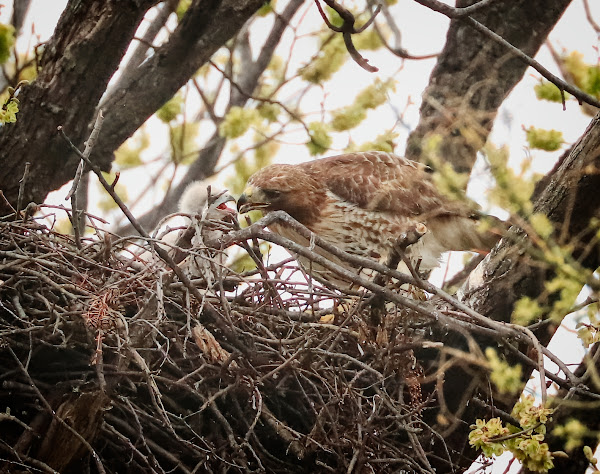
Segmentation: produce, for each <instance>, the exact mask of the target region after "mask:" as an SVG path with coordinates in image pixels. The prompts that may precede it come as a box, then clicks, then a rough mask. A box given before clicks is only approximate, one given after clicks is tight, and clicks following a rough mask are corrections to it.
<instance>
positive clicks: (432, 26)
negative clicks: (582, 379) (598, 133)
mask: <svg viewBox="0 0 600 474" xmlns="http://www.w3.org/2000/svg"><path fill="white" fill-rule="evenodd" d="M66 3H67V2H66V0H51V1H49V0H32V2H31V8H30V14H29V16H28V19H27V22H26V24H25V26H24V28H23V31H24V32H30V31H31V32H32V33H33V35H34V40H33V41H32V39H31V38H30V37H29V35H23V37H22V38H21V39H20V40H19V43H18V47H19V48H20V49H21V50H25V49H26V48H28V47H31V45H32V44H35V43H36V42H43V41H46V40H47V39H48V38H49V37H50V35H51V34H52V31H53V29H54V26H55V24H56V22H57V20H58V18H59V15H60V13H61V12H62V10H63V9H64V6H65V5H66ZM284 3H285V2H284V1H283V0H279V2H278V6H277V9H278V10H281V9H282V8H283V5H284ZM446 3H451V2H446ZM11 4H12V2H2V1H0V6H2V8H1V9H0V22H8V21H9V19H10V14H11ZM590 4H591V5H590V6H591V8H592V12H593V14H594V15H595V18H596V21H598V22H600V2H597V1H596V2H595V1H593V0H592V1H590ZM393 11H394V12H395V15H394V16H395V18H396V21H397V23H398V26H399V29H400V30H401V32H402V39H403V44H402V46H403V47H404V48H405V49H406V50H407V51H409V52H410V53H412V54H415V55H419V54H430V53H436V52H439V51H440V50H441V49H442V47H443V45H444V42H445V33H446V29H447V26H448V20H447V18H446V17H444V16H442V15H441V14H438V13H436V12H433V11H431V10H429V9H427V8H426V7H423V6H421V5H419V4H417V3H416V2H414V1H412V0H399V2H398V4H397V5H396V6H395V7H394V10H393ZM302 12H303V14H304V20H303V22H302V24H301V25H300V27H299V28H298V34H299V35H302V34H308V33H310V32H311V31H313V30H314V29H316V28H317V26H319V25H320V24H321V22H322V20H321V18H320V16H319V14H318V12H317V11H316V8H315V7H314V3H313V2H306V4H305V5H304V6H303V9H302ZM270 21H271V20H270V19H265V20H264V22H263V26H264V27H260V28H255V29H254V30H253V31H251V39H252V44H253V45H255V48H256V49H258V48H257V47H258V46H259V45H260V44H261V43H262V40H263V39H264V37H265V35H266V33H267V32H268V30H269V24H270ZM549 41H550V42H551V43H552V45H553V46H554V48H555V49H556V50H558V51H561V50H562V49H563V48H564V49H565V50H567V51H572V50H577V51H579V52H580V53H582V54H583V56H584V59H585V60H586V61H587V62H588V63H596V62H598V56H599V52H598V46H599V43H600V42H599V38H598V35H597V33H596V32H595V31H594V30H593V29H592V28H591V27H590V26H589V24H588V23H587V22H586V20H585V14H584V9H583V1H582V0H573V2H572V4H571V6H570V7H569V8H568V9H567V11H566V13H565V14H564V16H563V18H562V19H561V20H560V22H559V23H558V24H557V26H556V27H555V28H554V30H553V31H552V33H551V34H550V37H549ZM290 42H291V36H290V35H287V37H285V38H284V41H283V43H282V47H283V48H286V47H288V48H289V45H290ZM295 47H296V48H298V51H297V53H298V54H297V59H295V61H296V66H299V65H301V64H302V62H306V61H307V60H308V58H310V56H311V55H312V54H313V53H314V48H315V47H316V42H315V41H314V39H313V38H310V37H308V36H306V37H303V38H301V39H300V40H298V42H297V45H296V46H295ZM255 54H257V51H255ZM364 55H365V56H366V57H367V58H368V59H369V62H370V64H372V65H375V66H377V67H378V68H379V69H380V71H379V73H377V74H376V76H374V75H373V74H371V73H368V72H366V71H364V70H363V69H361V68H360V67H359V66H357V65H356V64H355V63H354V62H352V61H348V62H347V64H346V65H345V66H344V67H343V68H342V69H341V70H340V71H339V72H338V73H337V74H336V75H335V76H334V78H333V79H332V80H331V81H330V82H329V83H328V84H326V85H325V86H324V87H323V89H322V90H317V91H315V92H314V97H312V99H311V98H309V100H308V103H309V104H310V103H311V100H312V102H313V103H314V109H315V110H318V109H319V108H320V107H321V104H324V105H325V107H326V108H328V109H334V108H337V107H342V106H344V105H348V104H349V103H351V102H352V100H353V98H354V97H355V95H356V92H357V91H358V90H361V89H363V88H364V87H366V86H367V85H369V84H370V83H372V81H373V79H374V77H379V78H381V79H382V80H385V79H386V78H388V77H391V76H394V77H395V78H396V79H397V81H398V83H397V86H396V91H395V92H394V93H391V94H390V97H389V102H388V105H386V106H384V107H381V108H380V109H378V110H377V111H375V112H370V113H369V116H368V119H367V121H365V123H364V124H363V125H362V126H361V127H359V128H358V129H357V130H356V131H353V132H352V138H353V140H354V141H355V142H357V143H361V142H363V141H367V140H371V139H373V138H374V137H375V136H376V135H377V134H378V133H380V132H381V130H383V129H388V128H390V127H392V126H393V124H394V123H395V122H396V117H397V114H398V113H403V119H404V124H405V126H403V125H400V126H398V127H397V129H396V131H397V132H399V134H400V136H399V137H398V139H397V143H398V144H399V145H400V146H399V150H398V152H400V153H401V151H402V148H403V143H404V142H405V140H406V137H407V135H408V132H409V130H410V129H411V128H414V127H415V126H416V124H417V123H418V117H419V115H418V114H419V105H420V96H421V94H422V92H423V89H424V88H425V86H426V85H427V82H428V78H429V74H430V72H431V69H432V68H433V66H434V65H435V59H429V60H422V61H405V62H403V63H401V62H400V61H399V60H397V58H394V57H393V56H391V55H390V54H389V53H387V52H385V51H380V52H379V51H378V52H372V51H367V52H365V53H364ZM536 59H537V60H538V61H539V62H540V63H542V64H543V65H544V66H545V67H547V68H548V69H549V70H550V71H551V72H553V73H555V74H558V75H560V74H559V71H558V69H557V67H556V65H555V64H554V62H553V60H552V58H551V56H550V53H549V50H548V48H547V47H545V46H543V47H542V48H541V50H540V52H539V54H538V55H537V56H536ZM539 79H540V75H539V74H538V73H537V72H536V71H534V70H532V69H531V68H530V69H528V71H527V73H526V74H525V77H524V79H523V80H522V81H521V82H520V83H519V84H518V85H517V86H516V87H515V89H514V90H513V91H512V93H511V94H510V96H509V97H508V99H507V100H506V101H505V102H504V104H503V105H502V107H501V109H500V111H499V115H498V119H497V121H496V124H495V126H494V129H493V132H492V135H491V141H492V142H493V143H494V144H496V145H497V146H502V145H506V146H508V147H509V148H510V164H511V165H513V166H515V167H518V166H519V165H520V163H521V162H522V160H523V159H525V158H527V157H528V156H530V155H532V156H533V161H532V163H533V169H534V170H535V171H537V172H540V173H545V172H547V171H548V170H550V169H551V168H552V166H553V165H554V163H555V161H556V159H557V158H558V156H560V154H561V153H562V151H563V149H564V148H566V147H567V146H568V145H569V144H571V143H574V142H575V141H576V140H577V139H578V138H579V136H580V135H581V134H582V133H583V132H584V130H585V128H586V126H587V125H588V123H589V122H590V119H591V118H590V117H588V116H585V115H584V114H582V112H581V109H580V107H579V106H578V105H577V103H576V102H575V100H573V99H571V100H569V101H568V102H567V107H566V110H563V109H562V105H561V104H556V103H550V102H540V101H538V100H537V99H536V98H535V96H534V94H533V86H534V85H535V84H537V83H538V81H539ZM152 126H153V127H157V128H156V130H159V128H158V127H160V124H158V123H154V122H153V125H152ZM530 126H535V127H539V128H546V129H552V128H554V129H558V130H561V131H562V132H563V133H564V137H565V141H566V144H565V147H564V148H563V149H561V150H560V151H558V152H554V153H548V152H543V151H537V150H534V151H530V150H528V149H527V146H526V142H525V132H524V128H527V127H530ZM157 135H160V134H158V133H157ZM286 140H288V141H290V142H292V143H294V142H296V143H298V144H301V143H303V142H305V141H306V136H305V135H303V132H299V133H298V135H297V136H294V135H293V134H291V135H290V136H287V137H286ZM346 140H347V137H341V138H338V139H337V140H336V142H334V148H335V147H337V148H338V149H340V150H341V149H343V148H344V147H345V146H346V144H347V143H346ZM152 147H153V149H154V150H157V149H158V150H160V149H166V142H165V141H164V140H156V142H155V143H153V146H152ZM334 152H335V150H334V151H332V153H330V154H334ZM230 156H231V154H230V155H229V157H227V156H225V157H224V159H223V162H227V161H229V159H230ZM308 159H310V157H309V155H308V153H307V150H306V148H305V147H304V146H297V145H289V146H284V147H282V148H281V149H280V150H279V153H278V155H277V158H276V160H277V161H280V162H298V161H302V160H308ZM123 182H125V184H126V185H127V187H128V191H129V194H130V195H135V194H136V192H139V191H141V189H142V188H143V187H145V185H146V184H147V183H146V181H145V178H144V177H141V176H139V175H137V176H135V175H133V176H125V177H124V178H123ZM489 185H490V183H489V180H485V179H481V180H479V181H476V180H474V182H472V183H471V185H470V187H469V193H470V195H471V197H473V198H474V199H476V200H478V201H479V202H482V203H483V204H484V205H485V199H484V196H485V189H486V187H488V186H489ZM161 192H162V191H161V189H160V188H159V189H157V191H156V193H154V198H155V199H159V197H160V195H161ZM65 195H66V190H65V189H64V188H63V189H61V190H59V191H58V192H55V193H53V194H52V195H51V196H50V197H49V200H50V201H55V202H56V203H61V204H62V203H64V196H65ZM151 205H152V202H150V201H147V202H145V203H142V205H141V206H139V207H138V208H136V212H137V213H142V212H143V211H144V209H145V208H148V207H150V206H151ZM91 210H92V212H99V211H97V210H94V209H91ZM491 210H492V211H494V210H493V209H491ZM499 214H501V213H499ZM452 258H453V259H455V261H454V263H452V262H451V264H450V268H451V271H452V269H455V268H457V263H458V261H459V260H462V258H461V257H458V258H457V257H452ZM445 271H446V267H442V268H441V269H440V270H439V271H438V272H437V273H436V274H435V275H434V277H433V280H434V282H437V283H439V282H440V281H441V279H442V277H443V274H444V273H445ZM574 327H575V321H573V320H571V321H569V322H568V323H566V324H565V325H564V328H563V330H562V331H561V333H560V335H559V336H558V337H557V338H555V340H554V341H553V343H552V344H551V346H550V350H552V351H553V352H555V353H556V354H557V355H558V356H559V357H561V358H562V359H563V360H565V361H566V362H578V361H579V360H580V359H581V355H582V351H583V349H582V348H581V344H580V343H579V341H578V339H577V338H576V335H575V334H574ZM548 369H550V370H551V366H550V365H549V366H548ZM497 469H501V470H500V471H499V472H502V470H503V468H501V466H500V465H498V466H497ZM516 469H517V467H516V466H513V468H512V470H511V472H516Z"/></svg>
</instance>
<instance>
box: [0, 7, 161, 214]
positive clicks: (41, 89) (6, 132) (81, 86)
mask: <svg viewBox="0 0 600 474" xmlns="http://www.w3.org/2000/svg"><path fill="white" fill-rule="evenodd" d="M154 3H156V0H140V1H137V2H133V1H125V2H123V1H121V0H110V1H106V0H93V1H89V2H75V1H71V2H69V4H68V5H67V7H66V9H65V11H64V12H63V14H62V16H61V18H60V20H59V23H58V25H57V27H56V30H55V33H54V35H53V37H52V38H51V39H50V41H49V42H48V44H47V45H46V46H45V48H44V52H43V55H42V58H41V61H40V70H39V75H38V77H37V79H36V80H35V81H34V82H33V83H32V84H30V85H29V86H27V87H24V88H23V90H22V92H21V94H20V96H19V100H20V102H21V103H20V109H21V110H20V112H19V114H18V116H17V122H16V123H14V124H6V125H5V126H4V127H2V128H1V129H0V161H1V162H2V167H1V168H0V189H2V191H3V193H4V195H5V196H6V198H7V199H8V200H9V201H10V202H11V203H12V204H13V206H15V205H16V202H17V196H18V192H19V180H20V179H21V177H22V176H23V171H24V168H25V163H26V162H29V163H31V169H30V173H29V179H28V181H27V183H26V186H25V195H24V203H25V204H27V203H28V202H30V201H36V202H41V201H42V200H43V199H44V198H45V196H46V194H48V192H49V191H51V190H53V189H57V188H58V187H60V186H62V185H63V184H64V183H66V182H67V181H68V180H69V179H71V178H72V177H73V175H74V173H75V168H76V166H77V160H75V159H74V158H73V157H70V153H69V151H68V147H67V145H66V144H65V142H64V141H63V140H62V139H61V138H60V136H59V135H58V133H57V131H56V129H57V127H58V126H60V125H62V126H63V127H64V129H65V131H66V133H67V134H68V135H69V136H70V137H71V138H72V140H73V141H74V142H75V143H77V144H81V142H82V140H84V138H85V137H86V134H87V130H88V124H89V123H90V121H91V120H92V118H93V116H94V113H95V110H96V105H97V104H98V101H99V100H100V97H101V96H102V94H103V93H104V91H105V89H106V85H107V84H108V81H109V80H110V78H111V77H112V76H113V74H114V72H115V71H116V69H117V67H118V66H119V62H120V61H121V58H122V57H123V55H124V54H125V51H126V50H127V47H128V46H129V44H130V42H131V40H132V38H133V36H134V34H135V32H136V30H137V28H138V26H139V24H140V21H141V20H142V18H143V17H144V14H145V13H146V11H147V10H148V8H150V7H151V6H152V5H153V4H154ZM7 211H8V209H7V206H6V204H5V203H4V202H0V214H5V213H6V212H7Z"/></svg>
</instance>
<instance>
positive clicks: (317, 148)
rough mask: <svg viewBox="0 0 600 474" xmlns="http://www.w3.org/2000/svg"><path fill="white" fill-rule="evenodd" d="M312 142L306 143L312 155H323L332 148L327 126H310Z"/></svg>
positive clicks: (315, 124) (313, 123) (320, 124)
mask: <svg viewBox="0 0 600 474" xmlns="http://www.w3.org/2000/svg"><path fill="white" fill-rule="evenodd" d="M308 129H309V134H310V141H308V142H307V143H306V146H307V147H308V151H309V152H310V154H311V155H313V156H314V155H322V154H323V153H325V152H326V151H327V150H329V147H330V146H331V143H332V139H331V137H330V136H329V134H328V133H327V126H326V125H325V124H324V123H322V122H312V123H310V124H309V125H308Z"/></svg>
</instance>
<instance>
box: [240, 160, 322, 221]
mask: <svg viewBox="0 0 600 474" xmlns="http://www.w3.org/2000/svg"><path fill="white" fill-rule="evenodd" d="M325 194H326V190H325V189H324V186H323V183H322V182H321V181H319V180H318V179H316V178H315V177H314V176H313V175H312V173H309V172H307V170H305V169H303V168H301V167H298V166H294V165H270V166H267V167H265V168H263V169H262V170H260V171H258V172H257V173H255V174H253V175H252V176H251V177H250V179H249V180H248V186H247V187H246V189H245V190H244V193H243V194H242V195H241V196H240V198H239V199H238V203H237V207H238V211H239V212H240V214H243V213H245V212H249V211H252V210H261V211H262V212H263V214H267V213H269V212H271V211H285V212H287V213H288V214H289V215H291V216H292V217H293V218H295V219H296V220H298V221H299V222H301V223H303V224H304V225H308V224H310V223H311V222H313V221H314V220H315V219H317V218H318V217H319V208H320V206H319V203H320V202H322V201H323V199H325Z"/></svg>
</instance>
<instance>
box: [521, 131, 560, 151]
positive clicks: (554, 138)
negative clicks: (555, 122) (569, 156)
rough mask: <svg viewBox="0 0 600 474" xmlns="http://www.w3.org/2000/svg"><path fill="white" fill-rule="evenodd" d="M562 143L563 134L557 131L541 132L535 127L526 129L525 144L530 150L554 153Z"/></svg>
mask: <svg viewBox="0 0 600 474" xmlns="http://www.w3.org/2000/svg"><path fill="white" fill-rule="evenodd" d="M563 142H564V140H563V134H562V132H559V131H558V130H543V129H541V128H535V127H529V128H528V129H527V143H529V146H530V147H531V148H537V149H539V150H544V151H556V150H558V149H559V148H560V147H561V146H562V144H563Z"/></svg>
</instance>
